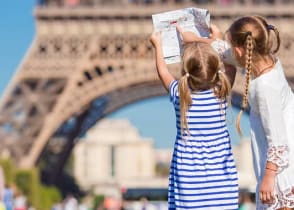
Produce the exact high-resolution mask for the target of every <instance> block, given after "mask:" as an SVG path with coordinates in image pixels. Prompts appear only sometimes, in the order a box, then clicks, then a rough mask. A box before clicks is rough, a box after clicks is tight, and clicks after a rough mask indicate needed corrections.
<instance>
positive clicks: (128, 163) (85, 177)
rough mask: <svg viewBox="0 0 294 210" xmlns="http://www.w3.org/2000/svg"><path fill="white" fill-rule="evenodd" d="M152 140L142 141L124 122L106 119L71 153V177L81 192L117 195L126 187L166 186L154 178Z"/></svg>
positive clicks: (154, 159)
mask: <svg viewBox="0 0 294 210" xmlns="http://www.w3.org/2000/svg"><path fill="white" fill-rule="evenodd" d="M155 154H156V153H155V149H154V148H153V141H152V139H149V138H142V137H141V136H140V135H139V132H138V130H137V129H136V128H135V127H134V126H132V125H131V124H130V122H129V121H128V120H126V119H115V120H114V119H105V120H102V121H100V122H99V123H98V124H97V125H96V126H94V127H93V128H92V129H90V130H89V131H88V133H87V134H86V137H85V138H83V139H81V140H80V142H79V143H78V144H77V146H76V147H75V150H74V175H75V177H76V179H77V181H78V182H79V184H80V185H81V187H83V188H84V189H86V190H87V189H93V190H94V192H95V193H96V194H104V195H107V196H120V190H122V189H127V188H148V187H152V188H156V187H167V180H168V179H167V178H156V177H155V167H156V155H155Z"/></svg>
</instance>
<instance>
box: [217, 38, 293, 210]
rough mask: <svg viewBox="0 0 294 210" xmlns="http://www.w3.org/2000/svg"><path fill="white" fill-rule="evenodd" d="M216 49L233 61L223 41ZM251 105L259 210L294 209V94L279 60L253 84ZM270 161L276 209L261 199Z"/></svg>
mask: <svg viewBox="0 0 294 210" xmlns="http://www.w3.org/2000/svg"><path fill="white" fill-rule="evenodd" d="M212 46H213V48H214V49H216V50H217V52H218V53H219V54H220V57H221V58H222V57H223V58H225V59H223V60H226V59H227V60H233V59H231V58H228V57H229V56H228V53H227V52H228V49H227V47H228V45H225V44H224V43H223V41H220V40H218V41H216V42H214V43H213V45H212ZM225 52H226V53H225ZM231 63H232V62H231ZM249 104H250V125H251V141H252V144H251V146H252V154H253V160H254V170H255V175H256V178H257V182H258V185H257V188H256V192H257V193H256V204H257V205H256V208H257V210H274V209H278V208H281V207H289V208H294V194H293V193H292V192H291V191H292V188H294V94H293V92H292V91H291V88H290V87H289V85H288V83H287V81H286V78H285V75H284V71H283V67H282V65H281V63H280V61H279V60H277V62H276V64H275V66H274V68H273V69H272V70H271V71H269V72H267V73H265V74H263V75H261V76H259V77H257V78H256V79H254V80H252V81H251V82H250V85H249ZM267 161H269V162H272V163H274V164H276V165H277V166H278V172H277V176H276V179H275V196H276V200H275V203H274V204H272V205H263V204H262V203H261V202H260V199H259V184H260V182H261V180H262V177H263V173H264V171H265V165H266V162H267Z"/></svg>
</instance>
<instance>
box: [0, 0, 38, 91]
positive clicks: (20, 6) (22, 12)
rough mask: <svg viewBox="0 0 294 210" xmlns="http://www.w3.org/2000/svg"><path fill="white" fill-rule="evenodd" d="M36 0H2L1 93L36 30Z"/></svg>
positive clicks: (0, 8) (0, 39)
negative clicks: (34, 10) (34, 15)
mask: <svg viewBox="0 0 294 210" xmlns="http://www.w3.org/2000/svg"><path fill="white" fill-rule="evenodd" d="M34 3H35V1H34V0H24V1H23V0H22V1H2V2H1V6H0V28H1V32H0V94H1V95H2V94H3V92H4V89H5V87H6V86H7V84H8V83H9V81H10V80H11V78H12V75H13V74H14V72H15V71H16V69H17V66H18V65H19V63H20V62H21V59H22V57H23V56H24V55H25V52H26V51H27V49H28V47H29V46H30V43H31V42H32V40H33V37H34V32H35V23H34V18H33V7H34Z"/></svg>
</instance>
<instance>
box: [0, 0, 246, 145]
mask: <svg viewBox="0 0 294 210" xmlns="http://www.w3.org/2000/svg"><path fill="white" fill-rule="evenodd" d="M34 4H35V1H34V0H21V1H3V2H1V7H0V28H1V37H0V94H1V95H2V94H3V92H4V90H5V88H6V86H7V84H8V83H9V81H10V80H11V78H12V76H13V74H14V72H15V71H16V70H17V67H18V65H19V64H20V62H21V60H22V58H23V57H24V55H25V53H26V51H27V49H28V48H29V46H30V44H31V42H32V40H33V38H34V34H35V22H34V17H33V8H34ZM237 112H238V110H237V109H235V108H233V109H232V112H230V115H229V117H228V119H229V129H230V131H231V136H232V139H233V142H237V141H238V139H239V137H238V136H237V134H236V131H235V129H234V119H235V117H236V113H237ZM109 117H111V118H128V119H129V120H130V121H131V123H132V124H133V125H134V126H136V127H137V128H138V130H139V132H140V133H141V134H142V135H143V136H144V137H151V138H153V139H154V140H155V146H156V147H157V148H172V146H173V141H174V138H175V133H176V131H175V125H174V121H175V118H174V113H173V109H172V105H171V104H170V103H169V101H168V98H167V97H155V98H152V99H148V100H143V101H140V102H137V103H134V104H131V105H129V106H127V107H124V108H122V109H120V110H118V111H117V112H115V113H113V114H112V115H110V116H109ZM154 122H156V123H154ZM241 124H242V125H243V128H244V133H245V135H249V124H248V116H245V117H243V119H242V123H241ZM159 125H160V126H159Z"/></svg>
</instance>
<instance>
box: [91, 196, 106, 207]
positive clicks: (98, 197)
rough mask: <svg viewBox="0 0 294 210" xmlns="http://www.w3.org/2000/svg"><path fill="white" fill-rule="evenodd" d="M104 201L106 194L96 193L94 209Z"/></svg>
mask: <svg viewBox="0 0 294 210" xmlns="http://www.w3.org/2000/svg"><path fill="white" fill-rule="evenodd" d="M103 202H104V195H95V196H94V199H93V209H97V208H98V207H99V206H100V205H102V204H103Z"/></svg>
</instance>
